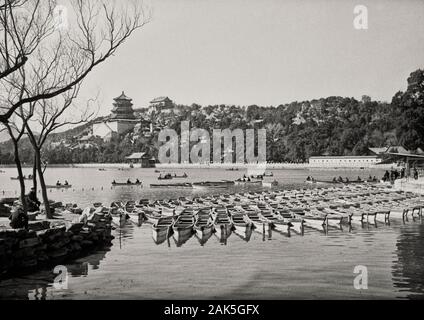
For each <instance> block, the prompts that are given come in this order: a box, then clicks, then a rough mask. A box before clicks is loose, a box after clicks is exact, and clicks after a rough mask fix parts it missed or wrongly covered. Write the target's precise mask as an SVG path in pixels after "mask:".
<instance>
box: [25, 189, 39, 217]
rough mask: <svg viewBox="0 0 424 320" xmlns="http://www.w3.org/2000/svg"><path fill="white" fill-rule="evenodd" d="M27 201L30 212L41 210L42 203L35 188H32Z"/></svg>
mask: <svg viewBox="0 0 424 320" xmlns="http://www.w3.org/2000/svg"><path fill="white" fill-rule="evenodd" d="M27 201H28V211H30V212H36V211H39V210H40V204H41V202H40V201H39V200H38V198H37V193H36V192H35V188H34V187H32V188H31V191H30V193H28V195H27Z"/></svg>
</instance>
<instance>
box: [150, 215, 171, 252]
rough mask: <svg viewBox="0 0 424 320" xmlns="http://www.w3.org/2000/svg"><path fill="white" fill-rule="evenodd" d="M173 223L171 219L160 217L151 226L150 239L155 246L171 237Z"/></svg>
mask: <svg viewBox="0 0 424 320" xmlns="http://www.w3.org/2000/svg"><path fill="white" fill-rule="evenodd" d="M173 223H174V219H173V218H172V217H161V218H159V219H158V220H157V222H156V223H155V224H153V225H152V238H153V241H154V242H155V243H156V244H157V245H159V244H162V243H164V242H165V241H166V240H167V239H168V238H169V237H170V236H171V235H172V232H173V229H172V225H173Z"/></svg>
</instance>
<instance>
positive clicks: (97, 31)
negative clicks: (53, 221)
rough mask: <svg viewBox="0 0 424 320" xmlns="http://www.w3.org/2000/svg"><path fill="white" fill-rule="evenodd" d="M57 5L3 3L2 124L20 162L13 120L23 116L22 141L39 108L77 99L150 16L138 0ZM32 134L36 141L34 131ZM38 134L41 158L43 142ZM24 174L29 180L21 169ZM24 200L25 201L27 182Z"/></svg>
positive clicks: (52, 1) (50, 1)
mask: <svg viewBox="0 0 424 320" xmlns="http://www.w3.org/2000/svg"><path fill="white" fill-rule="evenodd" d="M57 4H58V2H57V1H56V0H2V2H1V4H0V32H1V34H2V35H4V37H2V38H0V58H1V60H0V72H1V74H0V123H2V124H3V125H4V126H5V127H6V128H8V132H9V135H10V136H11V139H12V141H14V146H15V162H17V161H18V160H19V151H18V144H19V139H15V137H14V136H13V134H14V132H13V130H9V128H11V126H12V125H11V124H10V123H9V121H10V119H11V117H12V116H13V115H14V114H19V115H20V116H21V119H22V122H23V123H22V128H21V129H22V130H18V132H19V136H18V137H17V138H21V137H22V135H23V134H24V132H25V130H28V129H29V130H31V127H30V126H29V125H28V121H29V119H30V118H31V117H32V116H33V114H34V110H35V108H38V107H41V109H43V106H44V107H47V105H48V100H49V99H53V98H55V97H58V96H60V95H65V96H66V95H67V94H68V97H72V96H73V95H74V94H73V93H75V92H78V91H79V86H80V84H81V83H82V82H83V80H84V79H85V78H86V77H87V75H88V74H90V72H92V71H93V70H94V69H95V68H96V67H97V66H98V65H100V64H101V63H103V62H105V61H106V60H107V59H109V58H110V57H112V56H113V55H114V54H115V53H116V51H117V50H118V48H119V47H120V46H121V45H123V44H124V42H125V41H126V40H127V39H128V38H129V37H130V36H131V35H132V34H133V33H134V31H136V30H137V29H139V28H141V27H142V26H144V25H145V24H146V23H147V22H148V21H149V18H150V14H149V12H148V11H146V10H145V8H144V7H143V6H142V5H140V1H137V0H128V1H121V0H94V1H85V0H67V1H66V0H64V1H61V4H62V7H58V5H57ZM57 8H62V10H61V11H60V10H59V11H58V10H57ZM58 12H59V13H58ZM60 12H62V13H63V12H65V13H66V12H68V21H67V23H68V24H69V25H70V26H71V27H69V28H66V23H65V24H63V22H64V21H59V20H60V19H58V18H63V19H65V20H66V15H65V17H62V16H61V15H60ZM65 22H66V21H65ZM69 92H70V93H69ZM71 100H73V99H71ZM38 102H41V103H38ZM68 107H69V106H68ZM68 107H66V108H65V109H67V108H68ZM25 108H27V109H28V110H25ZM59 116H60V115H59ZM54 117H55V116H53V118H54ZM54 122H55V121H54ZM45 125H47V124H45ZM56 129H57V128H55V129H54V130H56ZM48 131H49V130H47V132H48ZM31 132H32V130H31ZM50 132H51V131H50ZM47 135H48V134H47ZM47 135H44V136H45V137H47ZM28 136H29V137H30V140H31V133H30V132H28ZM32 136H33V138H34V139H32V141H31V142H36V143H33V146H35V147H34V151H35V153H36V155H35V157H37V150H40V148H39V147H38V146H39V145H40V141H36V139H35V138H36V137H35V136H34V135H32ZM15 142H16V143H15ZM44 142H45V140H44ZM44 142H43V143H42V144H44ZM39 160H40V158H39ZM19 162H20V161H19ZM36 165H37V167H38V164H36ZM37 171H38V170H37ZM18 173H19V176H20V181H21V180H22V181H23V177H22V170H19V168H18ZM39 175H40V174H39ZM21 198H22V199H24V198H25V185H24V184H22V185H21ZM43 198H44V196H43ZM45 198H47V197H45ZM46 205H47V211H48V203H47V204H46ZM47 214H48V215H49V212H47Z"/></svg>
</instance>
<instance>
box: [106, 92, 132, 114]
mask: <svg viewBox="0 0 424 320" xmlns="http://www.w3.org/2000/svg"><path fill="white" fill-rule="evenodd" d="M113 100H114V101H115V102H114V103H113V109H112V114H111V116H110V119H119V120H134V119H135V115H134V110H133V108H132V107H133V104H132V102H131V101H132V99H131V98H129V97H127V96H126V95H125V93H124V92H123V91H122V94H121V95H120V96H119V97H117V98H115V99H113Z"/></svg>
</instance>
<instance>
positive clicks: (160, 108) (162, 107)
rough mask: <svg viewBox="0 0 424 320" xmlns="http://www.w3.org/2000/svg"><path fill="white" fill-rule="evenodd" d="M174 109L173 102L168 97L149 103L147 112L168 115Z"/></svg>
mask: <svg viewBox="0 0 424 320" xmlns="http://www.w3.org/2000/svg"><path fill="white" fill-rule="evenodd" d="M174 107H175V105H174V102H172V100H171V99H169V98H168V97H159V98H156V99H153V100H152V101H150V107H149V112H150V113H152V112H155V113H170V112H171V110H173V109H174Z"/></svg>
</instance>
